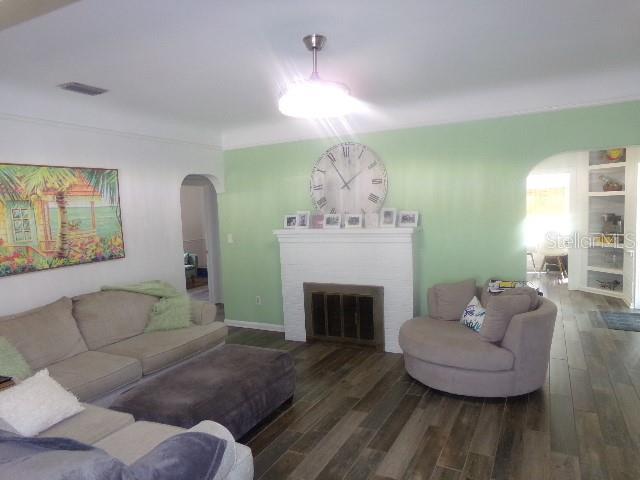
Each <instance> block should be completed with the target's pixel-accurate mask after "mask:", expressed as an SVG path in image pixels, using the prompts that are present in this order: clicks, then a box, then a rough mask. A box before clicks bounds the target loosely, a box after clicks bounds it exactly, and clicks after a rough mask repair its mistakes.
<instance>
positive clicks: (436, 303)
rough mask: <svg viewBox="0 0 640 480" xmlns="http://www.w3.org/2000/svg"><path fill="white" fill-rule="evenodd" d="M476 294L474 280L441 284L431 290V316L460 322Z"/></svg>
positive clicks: (429, 296)
mask: <svg viewBox="0 0 640 480" xmlns="http://www.w3.org/2000/svg"><path fill="white" fill-rule="evenodd" d="M475 294H476V282H475V280H473V279H469V280H463V281H462V282H457V283H440V284H438V285H434V286H433V287H431V288H430V289H429V292H428V299H429V316H430V317H431V318H436V319H440V320H460V317H461V316H462V312H463V311H464V309H465V307H466V306H467V304H468V303H469V302H470V301H471V299H472V298H473V297H474V295H475Z"/></svg>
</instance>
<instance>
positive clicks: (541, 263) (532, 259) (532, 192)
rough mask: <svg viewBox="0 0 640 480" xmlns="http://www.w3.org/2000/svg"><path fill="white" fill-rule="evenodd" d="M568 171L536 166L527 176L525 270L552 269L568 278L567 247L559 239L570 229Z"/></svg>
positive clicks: (547, 270)
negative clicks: (537, 167)
mask: <svg viewBox="0 0 640 480" xmlns="http://www.w3.org/2000/svg"><path fill="white" fill-rule="evenodd" d="M570 184H571V175H570V173H569V172H565V171H560V172H549V171H545V170H544V169H540V170H535V169H534V171H533V172H532V173H531V174H530V175H529V176H528V177H527V217H526V221H525V241H526V247H527V271H528V272H530V273H545V274H547V273H553V274H555V275H557V278H558V281H559V282H560V283H567V282H568V281H569V271H570V270H569V251H568V248H567V247H566V246H565V245H564V244H563V241H562V239H563V238H565V237H567V236H568V235H570V233H571V232H572V225H573V221H572V216H571V205H570V190H571V185H570Z"/></svg>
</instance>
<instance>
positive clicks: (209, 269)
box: [180, 174, 223, 303]
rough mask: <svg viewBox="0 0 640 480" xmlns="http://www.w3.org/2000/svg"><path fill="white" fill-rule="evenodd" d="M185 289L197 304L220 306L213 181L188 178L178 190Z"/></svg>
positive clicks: (220, 286)
mask: <svg viewBox="0 0 640 480" xmlns="http://www.w3.org/2000/svg"><path fill="white" fill-rule="evenodd" d="M180 208H181V213H182V245H183V253H184V268H185V285H186V288H187V291H188V292H189V295H190V296H191V297H192V298H195V299H197V300H203V301H208V302H211V303H222V302H223V298H222V275H221V259H220V235H219V222H218V196H217V191H216V187H215V179H214V178H210V177H209V176H208V175H195V174H194V175H187V176H186V177H185V178H184V180H183V181H182V185H181V187H180Z"/></svg>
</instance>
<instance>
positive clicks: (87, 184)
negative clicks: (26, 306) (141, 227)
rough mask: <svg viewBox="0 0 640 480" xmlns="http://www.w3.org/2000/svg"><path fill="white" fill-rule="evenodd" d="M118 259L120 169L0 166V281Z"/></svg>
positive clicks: (120, 251)
mask: <svg viewBox="0 0 640 480" xmlns="http://www.w3.org/2000/svg"><path fill="white" fill-rule="evenodd" d="M117 258H124V239H123V235H122V219H121V215H120V198H119V190H118V171H117V170H108V169H99V168H76V167H52V166H41V165H14V164H6V163H5V164H3V163H0V277H6V276H9V275H16V274H20V273H27V272H34V271H39V270H48V269H51V268H57V267H64V266H69V265H78V264H82V263H92V262H101V261H104V260H113V259H117Z"/></svg>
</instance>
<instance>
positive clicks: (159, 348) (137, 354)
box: [100, 322, 227, 375]
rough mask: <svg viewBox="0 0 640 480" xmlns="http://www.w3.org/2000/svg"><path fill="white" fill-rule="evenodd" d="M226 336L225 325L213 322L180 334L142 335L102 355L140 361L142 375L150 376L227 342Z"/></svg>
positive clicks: (124, 341) (115, 346)
mask: <svg viewBox="0 0 640 480" xmlns="http://www.w3.org/2000/svg"><path fill="white" fill-rule="evenodd" d="M226 336H227V327H226V325H225V324H224V323H222V322H213V323H210V324H208V325H192V326H191V327H188V328H181V329H178V330H165V331H159V332H150V333H143V334H142V335H138V336H135V337H132V338H129V339H128V340H123V341H122V342H118V343H114V344H113V345H108V346H106V347H104V348H102V349H100V351H101V352H105V353H111V354H114V355H124V356H126V357H133V358H137V359H139V360H140V362H142V372H143V373H144V374H145V375H147V374H149V373H152V372H155V371H156V370H160V369H162V368H164V367H166V366H169V365H172V364H174V363H177V362H179V361H180V360H183V359H184V358H186V357H189V356H191V355H195V354H196V353H200V352H203V351H205V350H207V349H209V348H211V347H213V346H214V345H216V344H218V343H220V342H222V341H224V339H225V338H226Z"/></svg>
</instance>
